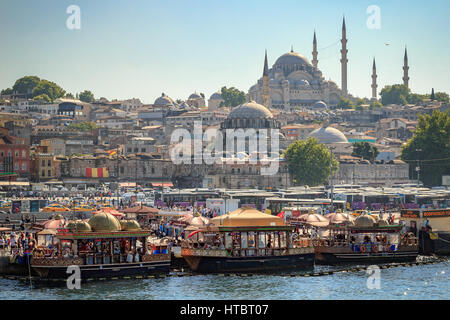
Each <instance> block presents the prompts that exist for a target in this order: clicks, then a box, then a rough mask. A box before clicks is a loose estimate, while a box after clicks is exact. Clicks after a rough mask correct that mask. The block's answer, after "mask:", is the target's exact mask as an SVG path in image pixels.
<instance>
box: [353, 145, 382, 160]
mask: <svg viewBox="0 0 450 320" xmlns="http://www.w3.org/2000/svg"><path fill="white" fill-rule="evenodd" d="M379 154H380V152H379V151H378V148H377V147H375V146H372V145H371V144H370V143H368V142H355V143H354V144H353V153H352V156H354V157H359V158H363V159H366V160H369V161H370V162H372V163H373V162H374V161H375V159H376V158H377V157H378V155H379Z"/></svg>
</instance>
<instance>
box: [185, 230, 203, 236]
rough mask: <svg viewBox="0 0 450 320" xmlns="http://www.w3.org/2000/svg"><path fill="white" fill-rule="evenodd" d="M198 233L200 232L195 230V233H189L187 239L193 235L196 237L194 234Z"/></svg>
mask: <svg viewBox="0 0 450 320" xmlns="http://www.w3.org/2000/svg"><path fill="white" fill-rule="evenodd" d="M200 231H201V230H195V231H193V232H191V233H190V234H189V235H188V238H190V237H192V236H193V235H196V234H197V233H199V232H200Z"/></svg>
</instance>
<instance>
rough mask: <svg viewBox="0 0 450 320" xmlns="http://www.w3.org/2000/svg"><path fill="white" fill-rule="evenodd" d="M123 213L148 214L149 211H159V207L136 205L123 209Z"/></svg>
mask: <svg viewBox="0 0 450 320" xmlns="http://www.w3.org/2000/svg"><path fill="white" fill-rule="evenodd" d="M122 212H123V213H138V214H148V213H158V212H159V210H158V209H157V208H152V207H147V206H134V207H129V208H126V209H124V210H122Z"/></svg>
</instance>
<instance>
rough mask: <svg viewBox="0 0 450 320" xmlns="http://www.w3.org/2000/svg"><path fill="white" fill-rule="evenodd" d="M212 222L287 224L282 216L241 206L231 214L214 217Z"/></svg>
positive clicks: (220, 224) (263, 225)
mask: <svg viewBox="0 0 450 320" xmlns="http://www.w3.org/2000/svg"><path fill="white" fill-rule="evenodd" d="M210 223H212V224H213V225H214V226H216V227H265V226H286V223H285V222H284V220H283V219H282V218H280V217H277V216H272V215H270V214H266V213H262V212H261V211H258V210H256V209H254V208H249V207H244V208H239V209H237V210H235V211H233V212H230V213H229V214H225V215H222V216H218V217H215V218H212V219H211V220H210Z"/></svg>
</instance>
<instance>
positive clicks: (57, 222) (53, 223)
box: [40, 219, 66, 230]
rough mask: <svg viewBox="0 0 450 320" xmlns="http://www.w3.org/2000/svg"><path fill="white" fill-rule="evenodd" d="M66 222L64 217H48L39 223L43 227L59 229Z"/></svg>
mask: <svg viewBox="0 0 450 320" xmlns="http://www.w3.org/2000/svg"><path fill="white" fill-rule="evenodd" d="M65 224H66V222H65V220H64V219H50V220H47V221H44V222H42V223H41V224H40V225H41V226H42V227H43V228H44V229H55V230H56V229H60V228H64V225H65Z"/></svg>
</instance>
